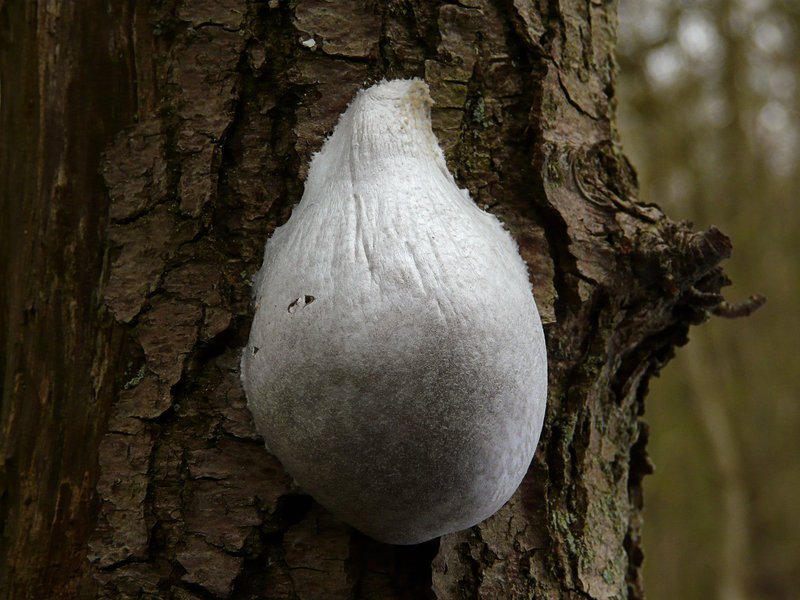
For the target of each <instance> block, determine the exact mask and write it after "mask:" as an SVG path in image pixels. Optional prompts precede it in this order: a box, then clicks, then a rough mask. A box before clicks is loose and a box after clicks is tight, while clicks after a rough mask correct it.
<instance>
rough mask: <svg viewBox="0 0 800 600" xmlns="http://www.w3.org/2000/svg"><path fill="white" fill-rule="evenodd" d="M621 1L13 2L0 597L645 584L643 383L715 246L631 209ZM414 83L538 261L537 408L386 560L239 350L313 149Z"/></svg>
mask: <svg viewBox="0 0 800 600" xmlns="http://www.w3.org/2000/svg"><path fill="white" fill-rule="evenodd" d="M113 4H114V3H112V4H111V5H109V6H112V5H113ZM614 11H615V4H614V3H612V2H602V1H594V0H592V2H585V1H584V2H579V1H577V0H561V1H560V2H557V3H546V2H543V1H539V2H534V1H532V0H529V1H524V0H505V1H503V0H469V1H466V0H465V1H463V2H461V3H458V4H446V3H442V2H420V1H419V0H393V1H390V2H385V3H383V2H381V3H373V2H367V1H366V0H343V1H341V2H335V3H334V2H327V1H326V0H293V1H291V2H286V1H284V0H281V1H278V0H270V1H269V2H251V3H247V2H245V1H244V0H224V1H222V2H218V1H214V2H212V1H210V0H208V1H206V0H202V1H194V2H189V1H188V0H187V1H186V2H184V3H181V2H180V1H179V0H164V1H160V2H155V1H152V2H137V3H123V4H122V5H120V6H119V7H117V8H108V7H107V6H106V4H105V3H100V2H96V1H94V0H92V1H91V2H88V3H82V4H81V6H80V8H78V7H77V6H76V5H75V4H74V3H71V2H64V1H63V0H50V1H49V2H47V3H40V4H37V5H34V4H33V3H28V4H25V5H22V4H13V5H12V4H4V5H2V6H0V31H2V33H1V34H0V35H2V58H1V59H0V60H2V63H1V64H0V69H2V71H1V72H0V75H1V76H2V108H1V110H2V115H1V117H2V145H1V151H2V154H1V155H0V160H1V161H2V162H0V168H1V169H2V172H0V179H2V186H3V188H2V189H3V194H4V202H3V219H2V222H0V226H1V227H2V231H0V234H2V244H3V245H2V262H1V263H0V264H2V265H3V266H2V269H3V271H2V276H3V280H4V281H5V283H6V285H5V290H4V292H5V293H4V295H3V296H2V300H1V301H2V304H1V305H0V306H1V308H2V310H0V319H2V322H1V323H0V324H2V327H3V329H4V330H5V331H6V332H7V335H6V339H5V344H4V347H3V349H4V356H3V360H2V362H0V365H1V366H0V377H2V385H3V404H2V440H0V449H1V450H2V455H1V456H2V460H3V463H2V472H1V475H0V476H1V477H2V479H0V484H1V485H2V488H1V489H2V494H1V495H0V499H1V500H0V511H1V512H0V515H1V516H2V519H3V523H4V525H3V537H2V540H1V541H0V565H2V567H0V569H1V570H0V574H1V575H0V577H1V578H2V579H1V580H0V589H2V590H3V591H4V592H5V594H3V597H4V598H79V597H80V598H92V597H98V598H120V599H129V598H130V599H133V598H175V599H189V598H236V599H245V598H248V599H249V598H252V599H256V598H258V599H267V598H269V599H287V600H289V599H303V600H305V599H308V600H316V599H331V600H336V599H340V598H341V599H345V598H363V599H400V598H409V599H411V598H438V599H440V600H444V599H451V598H452V599H455V598H485V599H491V598H531V597H536V598H553V599H555V598H598V599H599V598H614V597H616V598H631V599H633V598H641V597H642V596H643V592H642V582H641V564H642V552H641V544H640V528H641V508H642V491H641V482H642V477H643V476H644V475H645V474H646V473H648V472H649V470H650V467H649V462H648V459H647V455H646V452H645V444H646V440H647V427H646V425H645V424H644V423H643V422H642V421H641V415H642V413H643V409H644V405H643V400H644V396H645V393H646V391H647V382H648V380H649V378H650V377H651V376H652V375H654V374H655V373H657V371H658V370H659V369H660V368H661V366H663V364H664V363H665V362H666V361H667V360H668V359H669V358H670V357H671V356H672V352H673V348H674V346H675V345H677V344H682V343H684V342H685V341H686V333H687V329H688V327H689V325H690V324H696V323H700V322H702V321H703V320H705V319H706V318H707V316H708V314H709V310H710V309H712V307H714V306H715V305H717V304H719V303H720V302H721V300H722V298H721V297H720V295H719V288H720V287H721V286H722V285H724V284H725V281H726V280H725V277H724V275H723V274H722V271H721V270H720V268H719V267H718V266H717V265H718V263H719V261H720V260H721V259H723V258H725V257H726V256H727V255H728V253H729V251H730V244H729V242H728V240H727V238H726V237H725V236H724V235H722V234H721V233H720V232H719V231H717V230H715V229H711V230H709V231H708V232H705V233H692V232H691V231H690V230H689V229H688V226H687V225H686V224H683V223H675V222H672V221H670V220H669V219H668V218H667V217H665V216H664V215H663V214H662V213H661V212H660V211H659V209H658V208H657V207H654V206H645V205H642V204H640V203H638V202H637V199H636V181H635V175H634V173H633V170H632V168H631V167H630V165H629V164H628V163H627V161H626V159H625V158H624V156H622V154H621V153H620V149H619V146H618V140H617V138H616V131H615V126H614V108H615V102H616V100H615V97H614V88H615V62H614V58H613V47H614V38H615V23H616V16H615V14H614ZM412 76H415V77H422V78H424V79H425V80H426V81H427V82H428V84H429V85H430V88H431V93H432V95H433V98H434V100H435V101H436V106H435V107H434V111H433V121H434V129H435V131H436V133H437V135H438V137H439V139H440V141H441V144H442V146H443V149H444V151H445V154H446V156H447V159H448V163H449V166H450V168H451V170H452V171H453V173H454V174H455V176H456V178H457V180H458V181H459V182H460V183H461V185H463V186H465V187H467V188H469V191H470V193H471V194H472V197H473V198H474V199H475V201H476V202H477V203H478V204H479V205H480V206H481V207H484V208H486V209H487V210H490V211H491V212H493V213H495V214H496V215H497V216H498V217H499V218H500V219H501V220H502V221H503V222H504V223H505V225H506V226H507V228H508V229H509V230H510V231H511V232H512V233H513V235H514V236H515V238H516V239H517V240H518V242H519V245H520V251H521V253H522V255H523V258H525V260H526V261H527V263H528V265H529V267H530V276H531V281H532V282H533V286H534V294H535V297H536V300H537V304H538V305H539V308H540V311H541V313H542V317H543V321H544V324H545V332H546V335H547V342H548V353H549V368H550V383H549V385H550V393H549V401H548V402H549V404H548V409H547V417H546V423H545V429H544V431H543V434H542V439H541V442H540V444H539V448H538V450H537V452H536V456H535V458H534V460H533V463H532V464H531V467H530V470H529V473H528V476H527V477H526V479H525V481H524V482H523V484H522V486H521V487H520V489H519V490H518V492H517V493H516V494H515V495H514V497H513V498H512V499H511V501H510V502H509V503H508V504H507V505H506V506H505V507H504V508H503V509H502V510H501V511H500V512H499V513H498V514H496V515H495V516H494V517H492V518H490V519H488V520H487V521H485V522H484V523H482V524H480V525H478V526H476V527H474V528H472V529H470V530H468V531H463V532H460V533H456V534H452V535H447V536H444V537H442V538H441V539H439V540H435V541H432V542H429V543H426V544H422V545H419V546H411V547H395V546H388V545H383V544H380V543H378V542H375V541H372V540H370V539H368V538H366V537H365V536H363V535H361V534H359V533H358V532H356V531H354V530H352V529H351V528H349V527H348V526H346V525H344V524H343V523H341V522H338V521H336V520H335V519H334V518H333V517H331V516H330V515H329V514H328V513H327V512H326V511H325V510H324V509H322V508H321V507H319V506H318V505H317V504H315V503H314V502H313V501H312V500H311V499H310V498H308V497H307V496H305V495H303V493H302V491H301V490H299V489H297V488H296V487H294V486H293V484H292V482H291V480H290V478H288V477H287V475H286V474H285V473H284V472H283V471H282V469H281V467H280V464H279V463H278V462H277V461H276V459H274V458H273V457H271V456H270V455H269V454H268V453H267V452H266V450H265V449H264V448H263V445H262V442H261V440H260V438H259V437H258V435H257V434H256V433H255V432H254V429H253V425H252V422H251V418H250V415H249V412H248V410H247V408H246V405H245V399H244V395H243V392H242V389H241V387H240V384H239V376H238V361H239V353H240V349H241V347H242V346H243V345H244V344H245V341H246V336H247V332H248V328H249V323H250V319H251V317H252V306H251V305H250V301H249V293H250V278H251V277H252V275H253V274H254V272H255V271H256V270H257V269H258V268H259V266H260V260H261V255H262V251H263V246H264V243H265V241H266V239H267V238H268V236H269V235H270V234H271V232H272V231H273V230H274V229H275V227H276V226H278V225H280V224H281V223H283V222H284V221H285V220H286V219H287V217H288V215H289V213H290V212H291V208H292V206H293V205H294V204H295V203H296V202H297V201H298V200H299V198H300V196H301V194H302V189H303V180H304V177H305V173H306V168H307V164H308V160H309V158H310V156H311V154H312V153H313V152H315V151H317V150H318V149H319V147H320V145H321V143H322V140H323V139H324V137H325V135H326V134H328V133H330V131H331V128H332V127H333V125H334V123H335V121H336V119H337V117H338V115H339V114H340V113H341V112H342V111H343V110H344V109H345V107H346V106H347V103H348V102H349V100H350V99H351V97H352V96H353V93H354V92H355V91H356V90H357V89H359V88H361V87H363V86H364V85H365V84H367V83H370V82H374V81H377V80H380V79H381V78H384V77H385V78H393V77H412Z"/></svg>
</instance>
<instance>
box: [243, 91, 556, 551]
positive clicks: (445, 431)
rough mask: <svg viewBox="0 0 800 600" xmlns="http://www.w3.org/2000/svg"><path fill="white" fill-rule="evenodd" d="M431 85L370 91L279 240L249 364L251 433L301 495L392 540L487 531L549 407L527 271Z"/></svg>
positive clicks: (331, 142)
mask: <svg viewBox="0 0 800 600" xmlns="http://www.w3.org/2000/svg"><path fill="white" fill-rule="evenodd" d="M432 103H433V101H432V100H431V97H430V95H429V92H428V87H427V85H426V84H425V83H424V82H422V81H420V80H395V81H389V82H382V83H380V84H377V85H374V86H372V87H370V88H369V89H366V90H362V91H360V92H359V93H358V94H357V95H356V97H355V99H354V100H353V101H352V103H351V104H350V106H349V108H348V109H347V111H346V112H345V113H344V114H343V115H342V116H341V118H340V119H339V123H338V124H337V126H336V128H335V130H334V132H333V135H331V137H330V138H329V139H328V140H327V141H326V142H325V144H324V146H323V147H322V150H321V151H320V152H319V153H318V154H316V155H315V156H314V157H313V159H312V161H311V165H310V167H309V174H308V180H307V181H306V186H305V193H304V194H303V198H302V200H301V201H300V203H299V204H298V205H297V207H296V208H295V209H294V212H293V214H292V216H291V218H290V219H289V221H288V222H287V223H286V224H285V225H284V226H282V227H280V228H279V229H277V230H276V231H275V233H274V235H273V236H272V238H271V239H270V240H269V241H268V242H267V246H266V250H265V253H264V263H263V266H262V268H261V270H260V271H259V273H258V275H257V277H256V282H255V288H254V291H255V295H256V301H257V309H256V314H255V318H254V320H253V325H252V329H251V331H250V340H249V342H248V346H247V348H245V350H244V352H243V357H242V382H243V384H244V388H245V391H246V393H247V398H248V405H249V407H250V410H251V411H252V413H253V417H254V419H255V423H256V427H257V429H258V431H259V432H260V433H261V435H263V437H264V439H265V441H266V444H267V446H268V448H269V449H270V451H271V452H273V453H274V454H275V455H276V456H277V457H278V458H279V459H280V461H281V462H282V463H283V465H284V466H285V468H286V469H287V470H288V471H289V473H290V474H291V475H292V476H293V477H294V478H295V479H296V481H297V482H298V484H299V485H300V486H301V487H302V488H304V489H305V490H306V491H307V492H308V493H309V494H311V495H312V496H313V497H314V498H315V499H316V500H317V501H319V502H320V503H321V504H322V505H323V506H325V507H327V508H328V509H329V510H330V511H332V512H333V513H334V514H335V515H337V516H338V517H340V518H341V519H343V520H344V521H346V522H348V523H350V524H351V525H353V526H354V527H356V528H358V529H360V530H361V531H363V532H364V533H366V534H368V535H369V536H371V537H373V538H375V539H377V540H380V541H384V542H388V543H394V544H415V543H419V542H423V541H426V540H428V539H431V538H433V537H436V536H439V535H442V534H445V533H449V532H453V531H457V530H460V529H464V528H467V527H470V526H472V525H475V524H476V523H479V522H480V521H482V520H483V519H486V518H487V517H489V516H490V515H492V514H493V513H494V512H495V511H497V510H498V509H499V508H500V507H501V506H502V505H503V504H504V503H505V502H506V501H507V500H508V499H509V498H510V496H511V495H512V494H513V493H514V491H515V490H516V488H517V486H518V485H519V483H520V481H521V480H522V477H523V476H524V475H525V472H526V470H527V468H528V465H529V463H530V461H531V458H532V456H533V452H534V449H535V448H536V444H537V441H538V439H539V433H540V431H541V428H542V420H543V417H544V410H545V397H546V387H547V358H546V354H545V343H544V335H543V332H542V326H541V322H540V320H539V315H538V312H537V310H536V305H535V303H534V300H533V296H532V294H531V286H530V282H529V281H528V272H527V268H526V265H525V263H524V261H523V260H522V258H521V257H520V255H519V252H518V249H517V245H516V243H515V242H514V240H513V239H512V238H511V236H510V235H509V234H508V232H506V231H505V230H504V229H503V227H502V225H501V224H500V222H499V221H498V220H497V219H496V218H495V217H494V216H492V215H489V214H487V213H485V212H483V211H481V210H480V209H479V208H478V207H477V206H476V205H475V204H474V203H473V202H472V200H471V199H470V197H469V194H468V193H467V192H466V191H464V190H461V189H459V188H458V186H457V185H456V183H455V181H454V180H453V177H452V175H451V174H450V173H449V171H448V170H447V166H446V164H445V161H444V156H443V154H442V151H441V149H440V148H439V145H438V142H437V140H436V137H435V136H434V134H433V131H432V129H431V122H430V106H431V104H432Z"/></svg>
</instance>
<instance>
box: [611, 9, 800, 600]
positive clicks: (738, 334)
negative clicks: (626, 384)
mask: <svg viewBox="0 0 800 600" xmlns="http://www.w3.org/2000/svg"><path fill="white" fill-rule="evenodd" d="M619 38H620V39H619V47H618V60H619V63H620V80H619V81H620V88H619V97H620V106H619V108H620V111H619V127H620V132H621V133H620V135H621V139H622V142H623V146H624V149H625V151H626V153H627V154H628V156H629V157H630V159H631V161H632V162H633V164H634V166H635V167H636V169H637V171H638V173H639V180H640V184H641V196H642V199H643V200H644V201H645V202H654V203H656V204H658V205H660V206H661V207H662V208H663V209H664V210H665V212H666V213H667V214H669V215H670V216H671V217H672V218H675V219H687V220H690V221H692V222H694V224H695V226H696V227H697V228H699V229H705V228H707V227H708V226H709V225H711V224H713V225H716V226H718V227H719V228H720V229H721V230H722V231H724V232H725V233H726V234H728V235H729V236H730V237H731V238H732V240H733V242H734V255H733V257H732V258H731V260H730V261H728V263H727V264H726V270H727V272H728V274H729V276H730V278H731V279H732V282H733V283H732V286H731V287H730V288H728V291H727V292H726V296H727V297H728V298H731V299H743V298H745V297H747V296H749V295H750V294H753V293H763V294H765V295H766V296H767V298H768V302H767V305H766V307H765V308H764V309H763V310H762V311H761V312H759V313H758V314H756V315H754V316H753V317H751V318H749V319H740V320H735V321H723V320H721V319H712V321H711V322H710V323H709V324H708V325H707V326H705V327H700V328H696V329H692V331H691V333H690V335H691V343H690V344H689V345H687V346H686V347H684V348H681V349H679V350H678V354H677V358H676V359H675V360H674V361H673V362H671V363H670V364H669V365H668V366H667V368H666V369H665V370H664V372H663V373H662V376H661V378H660V379H658V380H656V381H654V382H653V383H652V384H651V393H650V395H649V396H648V398H647V409H646V419H647V421H648V422H649V423H650V426H651V438H650V444H649V451H650V454H651V456H652V458H653V462H654V463H655V466H656V472H655V474H654V475H652V476H651V477H649V478H647V479H646V481H645V492H646V497H645V524H644V543H645V554H646V558H645V588H646V591H647V597H648V598H650V599H651V600H662V599H667V598H683V599H685V600H692V599H700V598H704V599H705V598H725V599H726V600H731V599H733V600H737V599H740V598H748V599H754V600H760V599H765V600H766V599H770V600H781V599H788V598H792V597H796V596H793V593H794V591H795V590H797V589H799V588H800V502H798V494H799V493H800V461H798V457H800V436H798V431H800V403H798V399H800V383H798V381H799V378H798V372H800V368H799V367H800V364H798V362H799V361H798V334H799V333H800V313H798V309H797V307H798V303H800V283H799V282H800V262H799V261H798V259H797V257H798V254H800V235H799V234H798V232H799V231H800V203H799V202H798V190H799V189H800V168H798V167H799V166H800V95H799V94H798V91H800V90H798V87H799V86H800V3H798V2H796V0H699V1H691V2H689V1H684V2H681V1H676V0H622V1H621V3H620V9H619Z"/></svg>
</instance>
